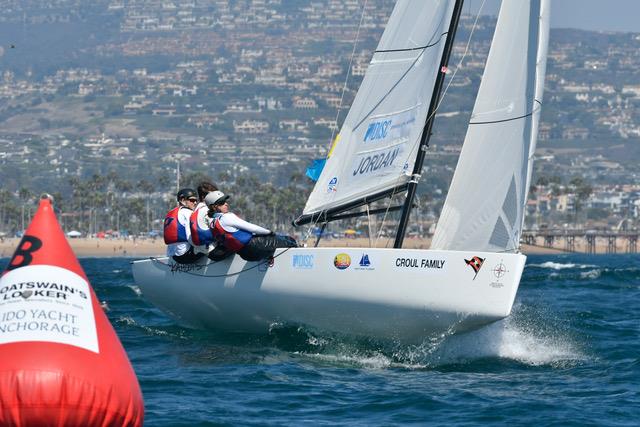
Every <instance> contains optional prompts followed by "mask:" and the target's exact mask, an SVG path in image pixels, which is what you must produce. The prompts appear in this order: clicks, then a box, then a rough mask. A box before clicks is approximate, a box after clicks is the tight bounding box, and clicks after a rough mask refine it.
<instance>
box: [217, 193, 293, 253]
mask: <svg viewBox="0 0 640 427" xmlns="http://www.w3.org/2000/svg"><path fill="white" fill-rule="evenodd" d="M228 199H229V196H227V195H225V194H224V193H223V192H222V191H212V192H211V193H209V194H208V195H207V196H206V197H205V203H206V204H207V206H209V216H210V217H211V218H212V221H211V232H212V234H213V237H214V239H215V240H216V242H217V245H219V246H221V247H222V248H224V249H225V250H226V251H227V252H228V253H237V254H238V255H240V256H241V257H242V259H244V260H246V261H260V260H263V259H269V258H272V257H273V253H274V252H275V249H276V248H289V247H296V246H297V244H296V241H295V240H294V239H293V238H292V237H289V236H278V235H276V234H275V233H274V232H273V231H271V230H268V229H266V228H263V227H260V226H259V225H255V224H252V223H250V222H248V221H245V220H243V219H241V218H240V217H238V216H237V215H236V214H234V213H232V212H229V204H228V203H227V200H228ZM216 249H218V248H216Z"/></svg>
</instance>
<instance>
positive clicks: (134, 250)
mask: <svg viewBox="0 0 640 427" xmlns="http://www.w3.org/2000/svg"><path fill="white" fill-rule="evenodd" d="M68 241H69V244H70V245H71V248H72V249H73V251H74V252H75V254H76V256H78V257H100V258H102V257H131V258H143V257H149V256H161V255H164V253H165V245H164V242H163V241H162V239H135V240H133V239H93V238H80V239H68ZM19 242H20V239H18V238H9V239H7V238H5V239H3V240H2V241H1V242H0V258H8V257H10V256H11V255H12V254H13V252H14V251H15V249H16V247H17V246H18V243H19ZM306 243H307V245H308V246H313V244H314V243H315V242H314V240H312V239H309V240H308V241H307V242H306ZM430 244H431V241H430V239H415V238H407V239H406V240H405V242H404V247H405V248H407V249H428V248H429V246H430ZM369 245H370V242H369V239H366V238H359V239H346V238H345V239H331V240H322V241H321V242H320V246H322V247H353V248H358V247H360V248H366V247H369ZM376 246H377V247H391V246H393V241H386V240H380V241H378V243H377V245H376ZM597 246H598V247H597V253H606V249H607V248H606V244H605V243H604V242H603V243H602V244H600V243H599V244H598V245H597ZM576 249H577V252H584V250H580V249H581V248H580V246H579V245H577V246H576ZM522 252H523V253H524V254H561V253H565V251H564V250H563V247H562V242H561V241H558V242H557V244H556V246H555V247H553V248H547V247H544V246H542V245H540V246H531V245H523V246H522ZM624 252H625V247H624V242H620V244H619V248H618V253H624Z"/></svg>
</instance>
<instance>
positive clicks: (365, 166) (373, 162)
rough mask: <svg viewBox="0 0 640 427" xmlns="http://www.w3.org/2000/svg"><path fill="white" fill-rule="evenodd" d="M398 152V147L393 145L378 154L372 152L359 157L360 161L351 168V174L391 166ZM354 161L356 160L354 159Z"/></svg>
mask: <svg viewBox="0 0 640 427" xmlns="http://www.w3.org/2000/svg"><path fill="white" fill-rule="evenodd" d="M399 152H400V147H395V148H391V149H390V150H388V151H384V152H382V153H379V154H372V155H370V156H366V157H363V158H361V159H360V163H359V164H358V165H357V166H356V168H355V169H354V170H353V176H360V175H367V174H370V173H372V172H376V171H378V170H380V169H385V168H388V167H389V166H392V165H393V161H394V160H395V159H396V157H397V156H398V153H399ZM356 163H358V162H357V161H356Z"/></svg>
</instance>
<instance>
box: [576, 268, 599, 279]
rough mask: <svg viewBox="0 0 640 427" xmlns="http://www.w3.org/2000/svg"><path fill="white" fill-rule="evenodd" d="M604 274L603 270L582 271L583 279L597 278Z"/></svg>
mask: <svg viewBox="0 0 640 427" xmlns="http://www.w3.org/2000/svg"><path fill="white" fill-rule="evenodd" d="M600 274H602V271H601V270H589V271H584V272H582V273H580V278H581V279H597V278H598V277H600Z"/></svg>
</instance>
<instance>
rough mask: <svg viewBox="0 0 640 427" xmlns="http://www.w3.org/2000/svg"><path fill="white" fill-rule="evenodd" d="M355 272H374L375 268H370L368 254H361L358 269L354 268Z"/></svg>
mask: <svg viewBox="0 0 640 427" xmlns="http://www.w3.org/2000/svg"><path fill="white" fill-rule="evenodd" d="M355 269H356V270H368V271H371V270H375V268H373V267H372V266H371V261H370V260H369V254H362V256H361V257H360V262H358V267H356V268H355Z"/></svg>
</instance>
